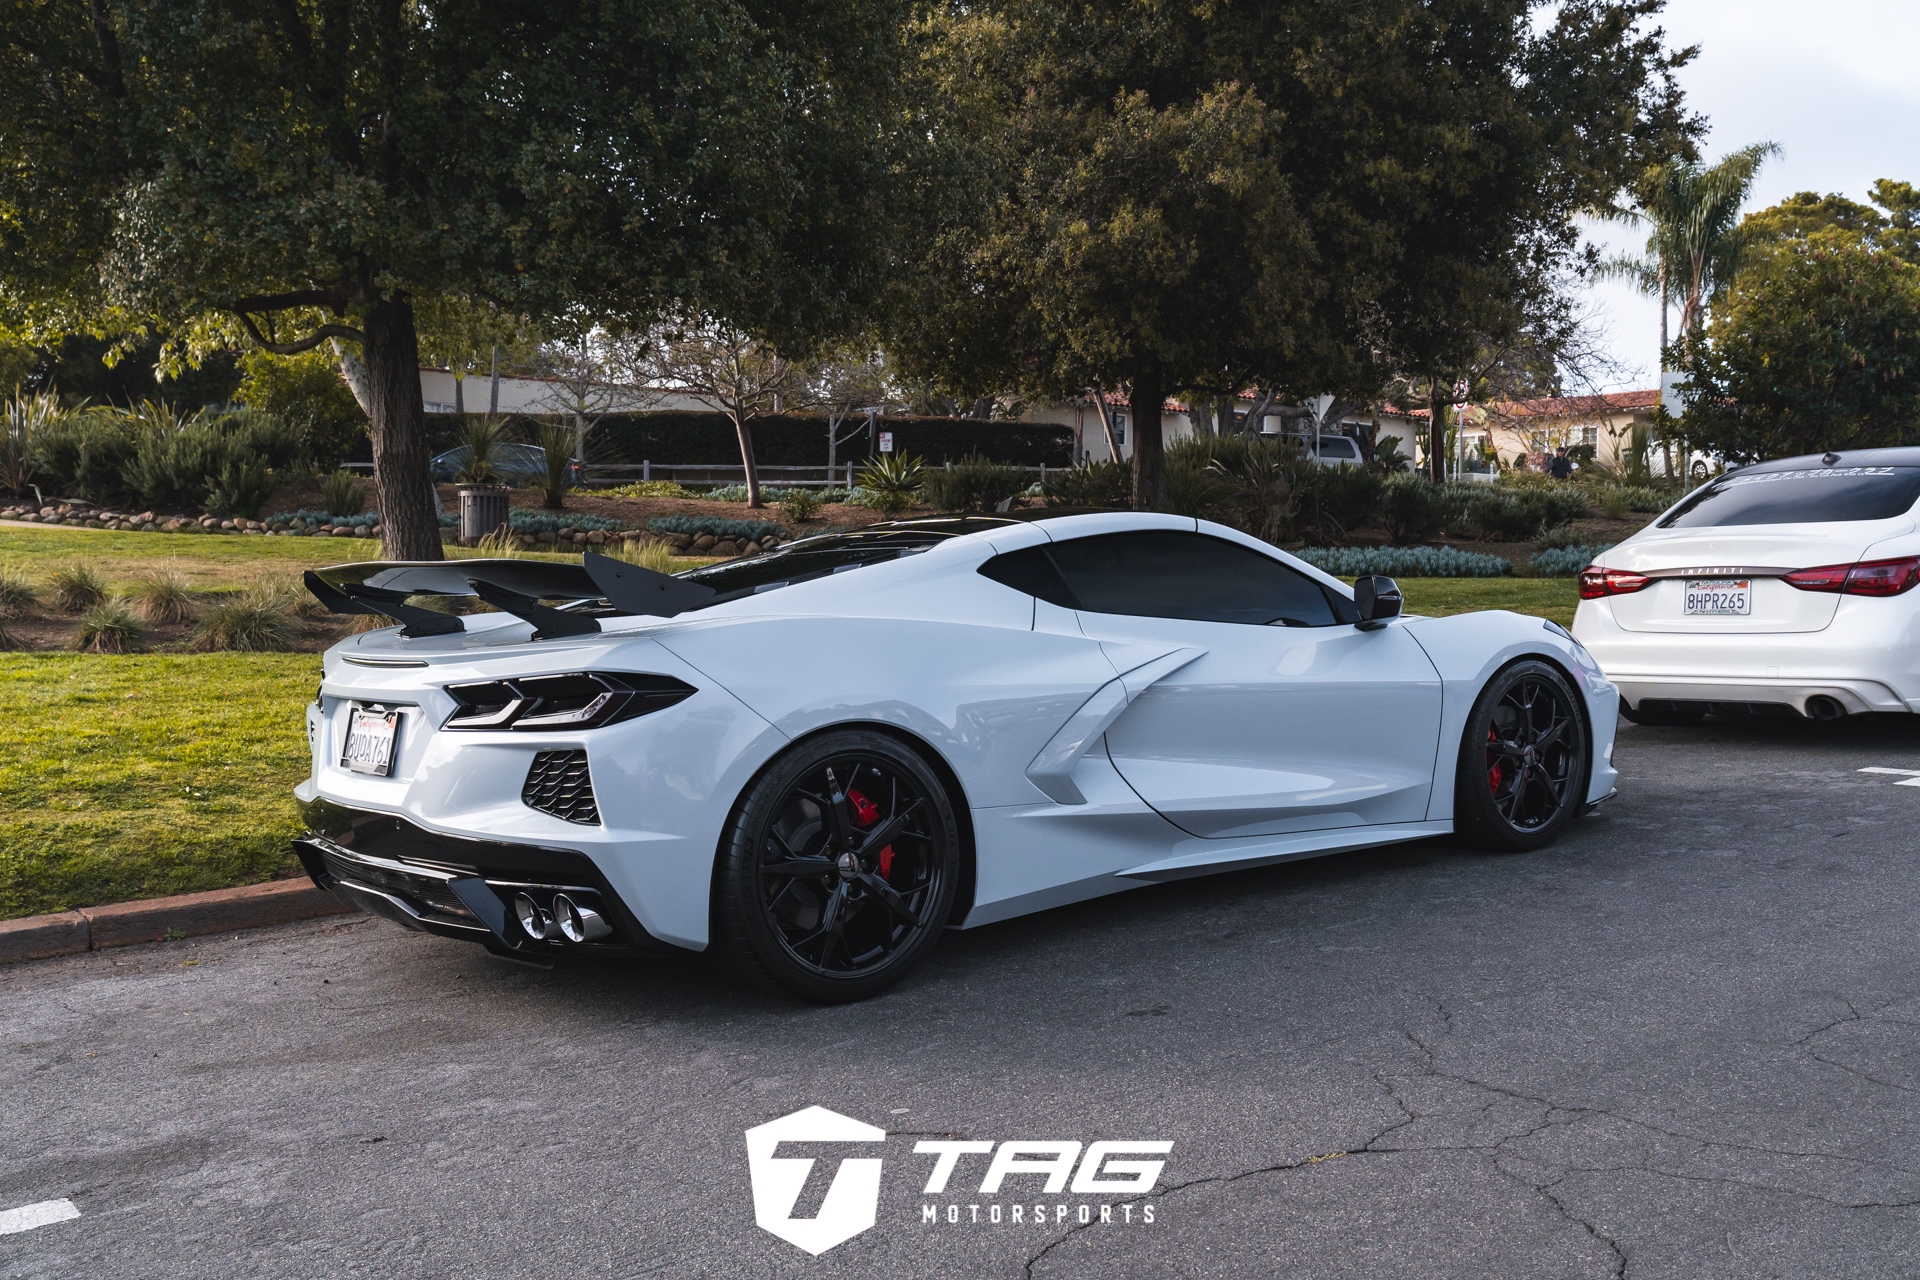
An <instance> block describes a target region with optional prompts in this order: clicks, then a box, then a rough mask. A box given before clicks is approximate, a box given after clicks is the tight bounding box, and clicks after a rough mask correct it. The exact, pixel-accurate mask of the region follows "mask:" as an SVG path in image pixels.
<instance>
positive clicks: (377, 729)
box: [340, 707, 400, 778]
mask: <svg viewBox="0 0 1920 1280" xmlns="http://www.w3.org/2000/svg"><path fill="white" fill-rule="evenodd" d="M399 736H400V713H399V712H398V711H369V710H368V709H367V708H365V707H354V708H353V709H352V710H351V711H349V712H348V713H347V746H346V750H344V751H342V752H341V753H340V767H341V768H343V769H348V770H351V771H352V772H354V773H371V774H374V775H375V776H377V777H381V778H386V777H391V776H392V774H393V744H394V741H395V740H396V739H397V738H398V737H399Z"/></svg>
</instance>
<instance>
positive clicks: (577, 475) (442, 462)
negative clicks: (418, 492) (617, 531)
mask: <svg viewBox="0 0 1920 1280" xmlns="http://www.w3.org/2000/svg"><path fill="white" fill-rule="evenodd" d="M470 456H472V455H471V452H470V451H469V450H468V448H467V446H465V445H461V446H460V447H459V448H457V449H449V450H447V451H446V452H445V453H441V454H435V455H434V456H433V457H432V458H431V459H429V460H428V462H427V468H428V471H429V474H431V475H432V476H433V478H434V479H435V480H436V481H438V482H439V483H441V484H451V483H453V480H454V477H456V476H458V475H459V474H460V469H461V468H462V467H464V466H466V465H467V459H468V458H469V457H470ZM492 461H493V469H494V470H495V471H496V472H498V473H499V475H500V478H501V479H502V480H503V481H504V482H506V483H509V484H522V485H525V484H534V483H540V484H544V483H545V482H546V478H547V452H546V450H544V449H542V448H540V447H539V446H538V445H531V444H515V443H512V442H509V441H502V442H501V443H499V444H496V445H494V446H493V454H492ZM581 474H582V473H581V469H580V460H579V459H578V458H569V459H568V460H567V484H568V485H569V486H572V485H577V484H579V483H580V479H581Z"/></svg>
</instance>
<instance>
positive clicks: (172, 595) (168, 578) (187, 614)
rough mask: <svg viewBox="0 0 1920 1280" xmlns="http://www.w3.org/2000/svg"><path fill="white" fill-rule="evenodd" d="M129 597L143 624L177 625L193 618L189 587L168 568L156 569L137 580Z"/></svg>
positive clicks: (192, 604)
mask: <svg viewBox="0 0 1920 1280" xmlns="http://www.w3.org/2000/svg"><path fill="white" fill-rule="evenodd" d="M131 598H132V601H133V608H134V611H135V612H136V613H138V614H139V615H140V617H141V620H142V621H144V622H148V623H154V624H165V623H177V622H186V621H189V620H190V619H192V617H193V609H194V595H193V588H192V587H190V586H189V585H188V584H187V580H186V578H184V577H183V576H181V575H180V574H179V573H178V572H177V571H175V570H172V569H156V570H155V571H154V572H152V573H149V574H148V575H146V577H144V578H142V579H140V581H139V582H137V583H135V584H134V588H133V595H132V597H131Z"/></svg>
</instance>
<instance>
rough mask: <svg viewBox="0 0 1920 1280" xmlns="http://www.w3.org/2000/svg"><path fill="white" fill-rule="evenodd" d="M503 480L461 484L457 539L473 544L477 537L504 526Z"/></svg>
mask: <svg viewBox="0 0 1920 1280" xmlns="http://www.w3.org/2000/svg"><path fill="white" fill-rule="evenodd" d="M512 492H513V490H511V489H509V488H508V487H507V486H506V485H504V484H468V485H461V486H460V542H461V544H462V545H464V546H472V545H473V544H474V543H476V542H478V541H480V539H482V538H484V537H486V536H487V535H488V534H490V533H493V532H495V531H497V530H500V529H504V528H506V526H507V495H508V494H510V493H512Z"/></svg>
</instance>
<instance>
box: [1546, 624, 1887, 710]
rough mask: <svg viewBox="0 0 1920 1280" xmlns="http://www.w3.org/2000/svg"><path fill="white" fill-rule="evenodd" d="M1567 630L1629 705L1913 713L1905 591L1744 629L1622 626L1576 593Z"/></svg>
mask: <svg viewBox="0 0 1920 1280" xmlns="http://www.w3.org/2000/svg"><path fill="white" fill-rule="evenodd" d="M1573 634H1574V636H1575V637H1576V638H1577V639H1578V640H1579V641H1580V643H1581V644H1583V645H1585V646H1586V647H1587V651H1588V652H1589V653H1591V654H1592V655H1593V656H1594V660H1595V661H1597V662H1598V663H1599V664H1600V667H1601V669H1602V670H1604V671H1605V672H1606V673H1607V678H1608V679H1609V680H1611V681H1613V683H1614V684H1616V685H1618V686H1619V688H1620V696H1621V697H1622V698H1624V699H1625V700H1626V702H1627V705H1629V706H1631V707H1636V708H1637V707H1638V706H1639V705H1640V703H1641V701H1642V700H1643V699H1655V700H1661V701H1673V702H1717V703H1755V704H1762V705H1768V704H1771V705H1779V706H1787V707H1792V708H1793V709H1794V710H1795V711H1797V712H1799V713H1800V714H1802V715H1809V714H1813V715H1818V712H1817V710H1816V711H1813V712H1810V711H1809V710H1808V703H1809V701H1812V700H1816V699H1821V698H1831V699H1833V700H1834V701H1836V702H1838V703H1839V704H1840V705H1841V706H1842V707H1844V708H1845V709H1846V710H1847V711H1848V712H1849V713H1852V714H1858V713H1861V712H1867V711H1897V712H1913V711H1920V618H1917V617H1916V610H1915V608H1914V606H1913V604H1912V603H1911V602H1909V601H1908V600H1906V599H1905V598H1900V599H1893V600H1881V599H1854V598H1845V599H1842V600H1841V601H1840V607H1839V609H1838V611H1837V612H1836V614H1835V616H1834V619H1833V621H1832V622H1831V623H1830V624H1828V625H1827V626H1826V627H1823V628H1822V629H1820V630H1818V631H1794V632H1758V633H1747V634H1737V633H1734V634H1730V633H1711V632H1708V633H1702V632H1690V633H1678V632H1665V631H1629V630H1627V629H1626V628H1624V627H1622V626H1620V625H1619V623H1618V622H1617V621H1616V620H1615V619H1614V616H1613V610H1612V608H1611V606H1610V604H1609V602H1608V601H1606V600H1604V599H1602V600H1583V601H1581V602H1580V608H1579V611H1578V612H1577V613H1576V614H1575V615H1574V621H1573ZM1817 705H1818V704H1817V703H1816V706H1817Z"/></svg>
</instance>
